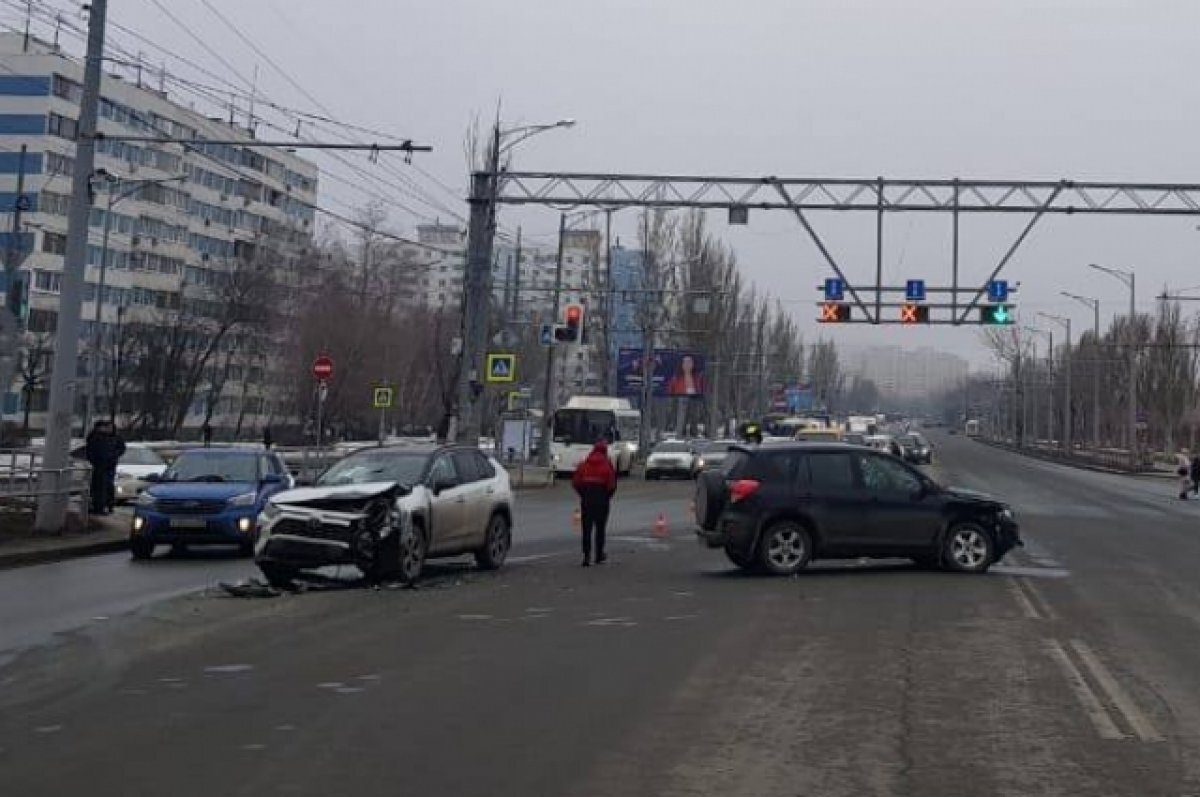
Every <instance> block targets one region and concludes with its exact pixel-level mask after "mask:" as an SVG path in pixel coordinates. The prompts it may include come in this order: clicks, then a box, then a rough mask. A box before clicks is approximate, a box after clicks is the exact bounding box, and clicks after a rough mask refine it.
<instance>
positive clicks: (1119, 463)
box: [975, 437, 1159, 473]
mask: <svg viewBox="0 0 1200 797" xmlns="http://www.w3.org/2000/svg"><path fill="white" fill-rule="evenodd" d="M975 439H977V440H979V441H980V442H981V443H986V444H987V445H991V446H996V447H997V448H1005V449H1008V450H1010V451H1015V452H1017V453H1019V454H1025V455H1027V456H1031V457H1037V458H1038V459H1047V460H1051V461H1054V462H1062V463H1064V464H1069V465H1077V466H1080V467H1093V468H1101V469H1104V470H1112V471H1119V472H1122V473H1145V472H1155V471H1158V470H1159V468H1157V467H1156V466H1155V462H1156V460H1155V455H1154V452H1142V454H1141V456H1140V458H1139V461H1138V463H1137V465H1136V467H1135V466H1134V465H1133V463H1132V462H1131V461H1130V456H1129V451H1127V450H1126V449H1123V448H1072V449H1070V450H1068V449H1065V448H1062V447H1061V446H1058V445H1055V444H1053V443H1051V442H1049V441H1045V440H1040V441H1036V442H1034V441H1025V443H1024V444H1018V443H1017V441H1015V440H1012V439H1011V438H997V437H977V438H975Z"/></svg>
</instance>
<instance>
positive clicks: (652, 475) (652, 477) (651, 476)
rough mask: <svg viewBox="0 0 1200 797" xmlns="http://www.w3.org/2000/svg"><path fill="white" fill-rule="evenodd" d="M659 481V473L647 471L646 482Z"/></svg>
mask: <svg viewBox="0 0 1200 797" xmlns="http://www.w3.org/2000/svg"><path fill="white" fill-rule="evenodd" d="M656 479H658V473H657V472H655V471H652V470H648V471H646V481H648V482H652V481H655V480H656Z"/></svg>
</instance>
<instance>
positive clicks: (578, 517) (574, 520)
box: [571, 509, 583, 531]
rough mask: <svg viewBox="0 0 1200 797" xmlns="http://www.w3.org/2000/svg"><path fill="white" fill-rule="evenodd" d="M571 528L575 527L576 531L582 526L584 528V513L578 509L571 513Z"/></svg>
mask: <svg viewBox="0 0 1200 797" xmlns="http://www.w3.org/2000/svg"><path fill="white" fill-rule="evenodd" d="M571 528H573V529H575V530H576V531H579V530H580V529H581V528H583V514H582V513H581V512H580V511H579V510H578V509H576V510H575V511H574V513H572V514H571Z"/></svg>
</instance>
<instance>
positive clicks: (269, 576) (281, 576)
mask: <svg viewBox="0 0 1200 797" xmlns="http://www.w3.org/2000/svg"><path fill="white" fill-rule="evenodd" d="M258 570H259V572H260V573H262V574H263V578H265V579H266V580H267V583H268V584H270V585H271V586H272V587H274V588H275V589H292V588H293V587H294V586H296V575H297V574H298V573H299V572H300V571H298V570H296V568H294V567H288V566H287V565H281V564H279V563H278V562H259V563H258Z"/></svg>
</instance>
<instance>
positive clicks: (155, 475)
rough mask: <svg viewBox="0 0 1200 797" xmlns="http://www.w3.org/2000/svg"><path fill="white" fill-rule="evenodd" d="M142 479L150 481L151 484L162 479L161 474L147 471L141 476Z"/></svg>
mask: <svg viewBox="0 0 1200 797" xmlns="http://www.w3.org/2000/svg"><path fill="white" fill-rule="evenodd" d="M142 481H144V482H150V483H152V484H153V483H156V482H160V481H162V475H161V474H158V473H147V474H146V475H145V476H143V477H142Z"/></svg>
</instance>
